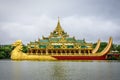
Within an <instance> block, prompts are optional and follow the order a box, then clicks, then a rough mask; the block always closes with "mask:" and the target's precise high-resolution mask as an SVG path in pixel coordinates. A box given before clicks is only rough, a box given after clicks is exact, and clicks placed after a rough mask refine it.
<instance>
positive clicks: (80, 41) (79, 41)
mask: <svg viewBox="0 0 120 80" xmlns="http://www.w3.org/2000/svg"><path fill="white" fill-rule="evenodd" d="M76 42H78V43H84V40H76Z"/></svg>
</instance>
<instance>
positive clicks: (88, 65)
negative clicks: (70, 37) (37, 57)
mask: <svg viewBox="0 0 120 80" xmlns="http://www.w3.org/2000/svg"><path fill="white" fill-rule="evenodd" d="M0 80H120V62H119V61H12V60H0Z"/></svg>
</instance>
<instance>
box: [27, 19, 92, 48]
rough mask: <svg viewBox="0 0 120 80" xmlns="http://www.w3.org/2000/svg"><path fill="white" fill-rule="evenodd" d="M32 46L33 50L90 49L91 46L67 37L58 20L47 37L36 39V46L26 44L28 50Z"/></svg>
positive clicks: (83, 41) (34, 44) (33, 43)
mask: <svg viewBox="0 0 120 80" xmlns="http://www.w3.org/2000/svg"><path fill="white" fill-rule="evenodd" d="M31 46H32V47H31ZM33 46H34V48H44V49H49V48H53V49H56V48H57V49H58V48H59V49H62V48H68V49H69V48H78V49H80V48H92V44H91V43H86V42H85V40H76V39H75V37H69V35H68V34H67V33H66V32H65V31H64V30H63V29H62V27H61V25H60V20H59V18H58V23H57V26H56V28H55V30H53V32H51V33H50V35H49V36H48V37H42V39H38V41H37V44H36V43H35V42H32V43H29V44H28V48H33ZM63 46H64V47H63Z"/></svg>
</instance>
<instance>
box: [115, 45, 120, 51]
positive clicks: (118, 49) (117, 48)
mask: <svg viewBox="0 0 120 80" xmlns="http://www.w3.org/2000/svg"><path fill="white" fill-rule="evenodd" d="M116 50H117V51H119V53H120V45H118V46H117V47H116Z"/></svg>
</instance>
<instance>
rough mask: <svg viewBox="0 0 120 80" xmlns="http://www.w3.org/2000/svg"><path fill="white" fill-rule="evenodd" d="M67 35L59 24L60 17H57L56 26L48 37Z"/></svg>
mask: <svg viewBox="0 0 120 80" xmlns="http://www.w3.org/2000/svg"><path fill="white" fill-rule="evenodd" d="M68 36H69V35H67V33H65V32H64V30H63V29H62V27H61V25H60V19H59V17H58V23H57V26H56V28H55V30H54V31H53V32H51V33H50V36H49V37H68Z"/></svg>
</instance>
